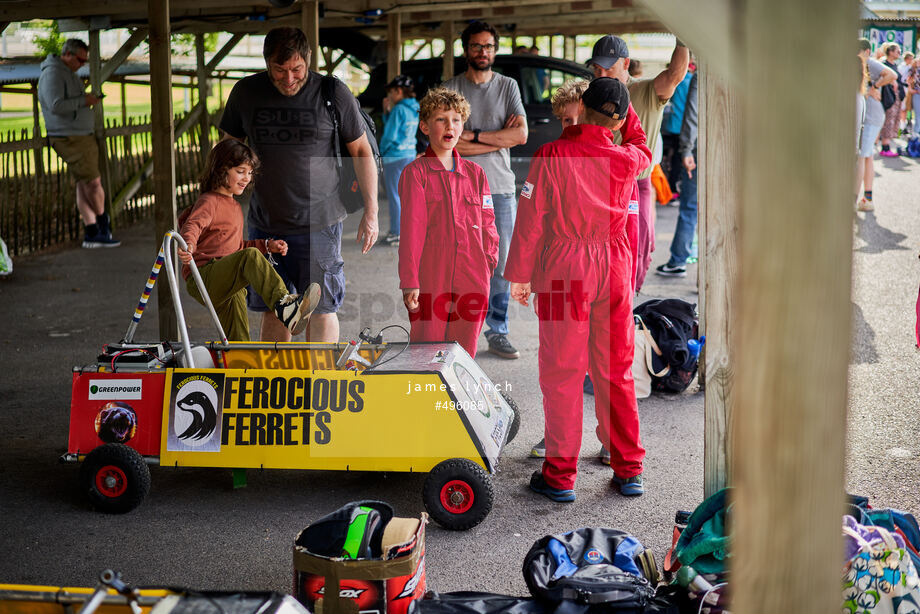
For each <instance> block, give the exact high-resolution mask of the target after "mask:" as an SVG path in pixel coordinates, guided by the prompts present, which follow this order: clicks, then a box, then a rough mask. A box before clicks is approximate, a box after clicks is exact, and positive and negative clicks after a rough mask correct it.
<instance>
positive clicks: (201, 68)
mask: <svg viewBox="0 0 920 614" xmlns="http://www.w3.org/2000/svg"><path fill="white" fill-rule="evenodd" d="M195 61H196V71H197V75H198V103H199V104H201V105H202V110H203V113H202V114H201V120H200V122H199V124H198V125H199V127H200V130H201V135H200V136H199V139H198V146H199V147H198V149H199V154H198V155H199V157H200V160H201V165H202V168H204V162H205V160H206V159H207V156H208V152H209V151H211V116H210V115H209V114H208V70H207V67H206V66H205V63H204V34H202V33H201V32H199V33H197V34H195Z"/></svg>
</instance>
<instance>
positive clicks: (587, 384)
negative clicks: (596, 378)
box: [581, 374, 594, 397]
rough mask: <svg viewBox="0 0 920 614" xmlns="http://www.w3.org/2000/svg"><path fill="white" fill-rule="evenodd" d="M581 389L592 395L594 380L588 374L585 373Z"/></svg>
mask: <svg viewBox="0 0 920 614" xmlns="http://www.w3.org/2000/svg"><path fill="white" fill-rule="evenodd" d="M581 389H582V392H584V393H585V394H590V395H591V396H592V397H593V396H594V382H592V381H591V376H590V375H588V374H585V381H584V383H583V384H582V385H581Z"/></svg>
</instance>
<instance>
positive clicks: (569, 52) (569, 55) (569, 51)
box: [565, 36, 575, 62]
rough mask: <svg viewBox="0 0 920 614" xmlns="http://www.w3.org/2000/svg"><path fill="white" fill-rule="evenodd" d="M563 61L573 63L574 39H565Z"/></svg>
mask: <svg viewBox="0 0 920 614" xmlns="http://www.w3.org/2000/svg"><path fill="white" fill-rule="evenodd" d="M565 59H567V60H571V61H573V62H574V61H575V37H574V36H566V37H565Z"/></svg>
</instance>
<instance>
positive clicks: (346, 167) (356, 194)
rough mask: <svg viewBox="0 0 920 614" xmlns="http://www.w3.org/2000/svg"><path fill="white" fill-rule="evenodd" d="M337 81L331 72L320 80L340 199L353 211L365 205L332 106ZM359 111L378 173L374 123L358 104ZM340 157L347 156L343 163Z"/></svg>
mask: <svg viewBox="0 0 920 614" xmlns="http://www.w3.org/2000/svg"><path fill="white" fill-rule="evenodd" d="M336 81H338V79H336V78H335V77H333V76H331V75H325V76H323V78H322V81H321V82H320V93H321V95H322V97H323V103H324V104H325V105H326V108H327V109H328V110H329V114H330V116H331V117H332V128H333V137H332V140H333V142H334V144H335V160H336V166H337V167H338V169H339V198H341V199H342V204H343V205H344V206H345V211H347V212H348V213H354V212H355V211H359V210H360V209H363V208H364V198H363V197H362V196H361V188H360V187H359V186H358V175H357V173H355V163H354V160H351V154H349V153H348V148H347V147H346V146H345V141H344V140H343V139H342V135H341V133H340V131H339V126H340V125H341V118H340V117H339V110H338V108H336V106H335V82H336ZM358 112H359V113H361V119H363V120H364V125H365V128H366V130H365V131H364V133H365V134H366V135H367V141H368V142H369V143H370V144H371V150H372V151H373V152H374V164H375V165H376V167H377V174H378V175H379V174H380V173H382V172H383V163H382V161H381V159H380V147H379V146H378V145H377V126H376V125H375V124H374V120H373V119H371V116H370V115H368V114H367V113H365V112H364V109H362V108H361V107H358ZM343 157H345V158H348V159H349V161H348V162H347V163H345V162H343V160H342V158H343Z"/></svg>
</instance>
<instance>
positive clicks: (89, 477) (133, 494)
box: [80, 443, 150, 514]
mask: <svg viewBox="0 0 920 614" xmlns="http://www.w3.org/2000/svg"><path fill="white" fill-rule="evenodd" d="M80 484H81V486H82V488H83V490H84V492H86V495H87V496H88V497H89V500H90V503H92V504H93V507H95V508H96V509H97V510H99V511H101V512H106V513H108V514H124V513H125V512H130V511H131V510H133V509H134V508H136V507H137V506H138V505H140V504H141V501H143V500H144V497H146V496H147V493H148V492H150V469H148V468H147V464H146V463H145V462H144V459H143V458H142V457H141V455H140V454H138V453H137V450H134V449H133V448H129V447H128V446H126V445H124V444H121V443H107V444H105V445H104V446H99V447H98V448H96V449H95V450H93V451H92V452H90V453H89V454H87V455H86V459H85V460H84V461H83V464H82V465H81V466H80Z"/></svg>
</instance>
